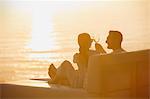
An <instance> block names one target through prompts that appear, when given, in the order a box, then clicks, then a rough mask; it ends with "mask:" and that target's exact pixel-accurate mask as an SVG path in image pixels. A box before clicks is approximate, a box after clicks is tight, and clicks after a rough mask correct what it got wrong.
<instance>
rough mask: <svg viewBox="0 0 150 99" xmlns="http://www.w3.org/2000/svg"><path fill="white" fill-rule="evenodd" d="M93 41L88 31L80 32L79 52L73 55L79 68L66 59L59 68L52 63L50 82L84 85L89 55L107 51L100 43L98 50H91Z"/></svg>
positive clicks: (75, 85)
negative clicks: (75, 67) (76, 68)
mask: <svg viewBox="0 0 150 99" xmlns="http://www.w3.org/2000/svg"><path fill="white" fill-rule="evenodd" d="M92 42H93V39H91V37H90V35H89V34H88V33H81V34H79V36H78V45H79V53H76V54H74V56H73V62H74V63H76V64H77V65H78V70H75V69H74V68H73V66H72V64H71V63H70V62H69V61H67V60H65V61H64V62H63V63H62V64H61V66H60V67H59V68H57V69H56V68H55V67H54V65H53V64H51V65H50V69H49V76H50V77H51V80H50V81H49V83H56V84H62V85H69V86H72V87H83V84H84V82H85V79H86V70H87V66H88V59H89V56H91V55H94V54H97V53H106V52H105V51H104V49H103V48H102V46H101V45H100V44H98V43H96V44H95V48H96V51H94V50H90V47H91V44H92Z"/></svg>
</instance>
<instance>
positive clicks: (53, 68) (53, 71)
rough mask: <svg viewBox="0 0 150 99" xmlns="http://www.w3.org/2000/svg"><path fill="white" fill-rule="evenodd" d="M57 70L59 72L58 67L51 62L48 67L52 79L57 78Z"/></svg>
mask: <svg viewBox="0 0 150 99" xmlns="http://www.w3.org/2000/svg"><path fill="white" fill-rule="evenodd" d="M56 72H57V69H56V67H55V66H54V65H53V64H51V65H50V66H49V69H48V75H49V76H50V78H51V79H54V78H55V76H56Z"/></svg>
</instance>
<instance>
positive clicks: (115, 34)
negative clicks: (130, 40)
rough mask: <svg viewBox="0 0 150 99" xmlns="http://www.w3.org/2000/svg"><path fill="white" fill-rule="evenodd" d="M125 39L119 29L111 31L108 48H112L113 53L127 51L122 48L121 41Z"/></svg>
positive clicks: (107, 41)
mask: <svg viewBox="0 0 150 99" xmlns="http://www.w3.org/2000/svg"><path fill="white" fill-rule="evenodd" d="M122 40H123V36H122V34H121V32H119V31H109V35H108V37H107V40H106V43H107V44H108V46H107V48H108V49H112V50H113V52H112V53H120V52H125V50H124V49H123V48H122V46H121V43H122Z"/></svg>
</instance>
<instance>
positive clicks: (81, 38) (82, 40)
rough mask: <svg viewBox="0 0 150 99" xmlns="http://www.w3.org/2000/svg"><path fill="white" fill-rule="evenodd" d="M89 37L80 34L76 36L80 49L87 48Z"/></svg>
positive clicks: (85, 34)
mask: <svg viewBox="0 0 150 99" xmlns="http://www.w3.org/2000/svg"><path fill="white" fill-rule="evenodd" d="M91 40H92V39H91V37H90V35H89V34H88V33H81V34H79V36H78V44H79V46H80V47H84V48H87V47H88V46H89V45H88V44H89V43H90V42H91Z"/></svg>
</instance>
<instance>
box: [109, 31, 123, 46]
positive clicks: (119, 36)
mask: <svg viewBox="0 0 150 99" xmlns="http://www.w3.org/2000/svg"><path fill="white" fill-rule="evenodd" d="M109 35H112V36H113V38H114V39H116V40H118V41H120V43H121V42H122V40H123V36H122V33H121V32H120V31H114V30H110V31H109Z"/></svg>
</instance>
